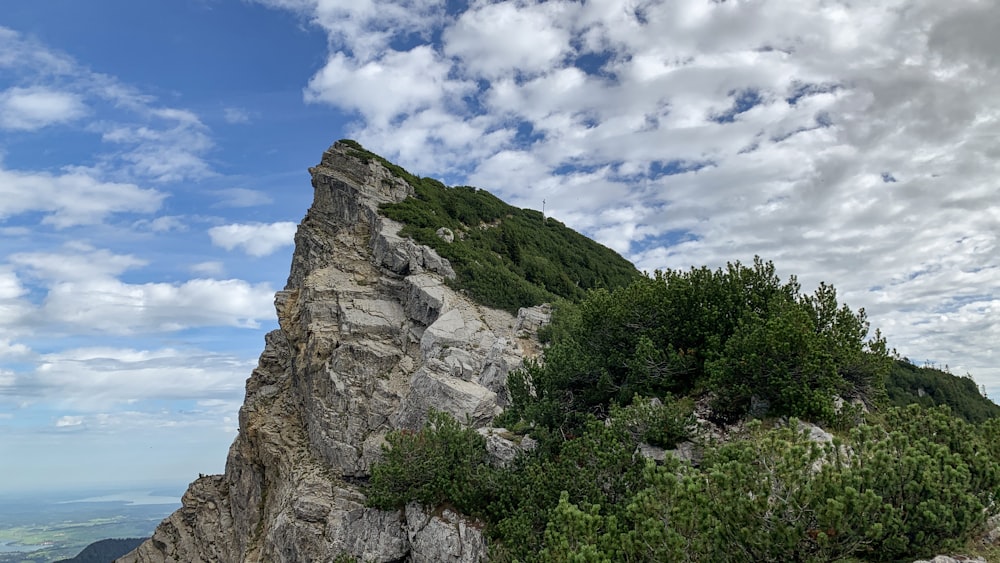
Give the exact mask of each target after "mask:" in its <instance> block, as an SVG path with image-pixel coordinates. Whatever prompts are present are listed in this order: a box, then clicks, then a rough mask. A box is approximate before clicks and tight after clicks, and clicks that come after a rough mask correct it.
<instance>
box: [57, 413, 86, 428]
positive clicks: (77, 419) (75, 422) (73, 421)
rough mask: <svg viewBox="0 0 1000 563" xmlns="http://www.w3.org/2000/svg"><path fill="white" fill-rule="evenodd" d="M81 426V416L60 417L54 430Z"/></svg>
mask: <svg viewBox="0 0 1000 563" xmlns="http://www.w3.org/2000/svg"><path fill="white" fill-rule="evenodd" d="M82 424H83V417H82V416H70V415H66V416H60V417H59V419H58V420H56V428H65V427H73V426H80V425H82Z"/></svg>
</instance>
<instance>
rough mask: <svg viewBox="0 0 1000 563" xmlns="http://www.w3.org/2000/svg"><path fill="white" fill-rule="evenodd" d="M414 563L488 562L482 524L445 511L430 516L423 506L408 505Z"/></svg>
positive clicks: (407, 520)
mask: <svg viewBox="0 0 1000 563" xmlns="http://www.w3.org/2000/svg"><path fill="white" fill-rule="evenodd" d="M406 525H407V528H408V529H409V531H410V545H411V546H412V557H411V561H412V563H440V562H443V563H479V562H480V561H486V556H487V547H486V540H485V538H484V537H483V533H482V523H480V522H475V521H473V520H470V519H468V518H466V517H464V516H462V515H460V514H458V513H457V512H454V511H452V510H449V509H444V510H442V511H441V512H440V514H436V513H435V514H429V513H428V512H426V511H425V510H424V509H423V508H422V507H421V506H420V505H418V504H416V503H410V504H408V505H407V506H406Z"/></svg>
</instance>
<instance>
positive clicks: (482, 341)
mask: <svg viewBox="0 0 1000 563" xmlns="http://www.w3.org/2000/svg"><path fill="white" fill-rule="evenodd" d="M310 173H311V175H312V184H313V188H314V193H315V198H314V201H313V204H312V206H311V207H310V209H309V212H308V213H307V214H306V217H305V218H304V219H303V221H302V223H301V224H300V225H299V228H298V232H297V233H296V236H295V243H296V244H295V252H294V255H293V257H292V265H291V272H290V275H289V277H288V283H287V285H286V287H285V289H284V290H282V291H279V292H278V293H277V295H276V296H275V307H276V310H277V315H278V321H279V325H280V328H279V329H278V330H276V331H273V332H271V333H269V334H268V335H267V337H266V339H265V344H266V346H265V348H264V351H263V353H262V354H261V357H260V362H259V364H258V367H257V368H256V369H255V370H254V372H253V374H252V375H251V377H250V379H249V380H248V381H247V393H246V399H245V402H244V405H243V407H242V408H241V409H240V425H239V426H240V431H239V435H238V437H237V438H236V440H235V441H234V443H233V445H232V447H231V448H230V452H229V457H228V459H227V463H226V471H225V474H224V475H214V476H206V477H202V478H199V479H198V480H196V481H195V482H194V483H192V484H191V486H190V488H189V489H188V491H187V492H186V493H185V495H184V498H183V500H182V503H183V506H182V508H181V509H180V510H178V511H177V512H176V513H174V514H173V515H171V516H170V517H169V518H168V519H167V520H165V521H164V522H163V523H162V524H161V525H160V526H159V527H158V528H157V530H156V532H155V533H154V535H153V537H152V538H151V539H150V540H149V541H147V542H145V543H144V544H143V545H141V546H140V547H139V548H138V549H137V550H136V551H134V552H132V553H131V554H129V555H127V556H125V557H124V558H122V559H121V560H120V561H123V562H126V563H133V562H167V561H185V562H199V561H205V562H208V561H211V562H213V563H214V562H221V563H224V562H237V561H240V562H293V561H332V560H334V559H336V558H337V557H340V556H343V557H347V558H356V559H357V560H361V561H386V562H388V561H404V560H409V561H455V562H459V561H470V562H471V561H480V560H482V558H483V557H484V556H485V549H486V548H485V539H484V537H483V535H482V532H481V526H478V525H476V524H475V523H474V522H473V521H471V520H469V519H467V518H465V517H463V516H460V515H457V514H454V513H451V512H449V511H444V512H440V511H438V512H434V513H427V512H425V511H424V510H422V509H421V508H420V507H419V506H418V505H416V504H413V505H410V506H407V507H405V509H404V510H388V511H387V510H378V509H375V508H371V507H367V506H365V495H364V493H363V485H364V483H365V482H366V481H367V479H368V478H369V470H370V467H371V464H372V463H373V462H374V461H375V460H376V459H377V458H378V457H379V456H380V453H381V447H382V444H383V443H384V441H385V436H386V434H387V433H389V432H390V431H393V430H400V429H402V430H416V429H419V428H420V427H422V426H423V424H424V422H425V420H426V419H427V416H428V413H429V412H430V411H431V409H434V410H437V411H441V412H445V413H448V414H450V415H451V416H453V417H455V418H457V419H460V420H467V421H469V422H470V423H471V424H472V425H473V426H476V427H481V426H484V425H486V424H488V423H489V422H490V421H491V420H492V419H493V418H494V416H496V415H497V414H498V413H499V412H501V411H502V408H503V406H504V405H505V404H506V403H507V400H508V399H507V391H506V380H507V374H508V373H510V372H511V371H512V370H515V369H518V368H519V367H520V366H521V365H522V362H523V361H524V358H526V357H531V356H532V355H533V354H535V353H537V350H538V349H539V347H538V343H537V339H536V337H535V330H536V329H537V327H538V326H539V325H540V324H541V323H543V322H545V321H546V318H547V313H546V312H545V310H544V309H541V308H533V309H524V310H522V311H521V312H520V314H518V315H513V314H511V313H510V312H508V311H505V310H501V309H495V308H490V307H485V306H483V305H481V304H479V303H477V302H476V301H475V300H473V299H471V298H470V297H469V295H468V294H469V293H475V291H474V290H469V289H467V288H469V287H474V286H475V284H472V285H471V286H470V285H469V284H468V283H466V280H468V279H469V278H463V274H460V273H458V272H456V271H455V269H453V267H452V265H451V264H450V263H449V261H448V260H447V259H445V258H443V257H442V256H441V254H439V253H438V252H437V251H435V250H434V249H433V248H431V247H429V246H425V245H421V244H418V243H416V242H414V241H413V240H411V239H409V238H406V237H405V236H401V235H400V234H399V232H400V229H402V228H403V224H402V223H399V222H397V221H394V220H392V219H391V218H389V217H387V216H386V212H384V211H382V210H384V209H391V208H393V207H392V206H394V205H399V204H400V203H401V202H404V201H405V200H407V198H410V197H412V196H414V195H415V194H417V193H418V192H417V188H415V187H414V185H413V178H412V177H411V176H410V175H409V174H408V173H405V171H402V170H401V169H399V168H398V167H395V166H392V165H390V164H388V163H386V162H385V161H384V160H382V159H381V158H376V157H374V155H371V153H368V152H366V151H363V150H362V149H360V148H359V147H358V146H357V145H356V144H354V143H348V142H339V143H337V144H335V145H334V146H332V147H331V148H330V149H329V150H327V151H326V152H325V153H324V155H323V159H322V161H321V163H320V164H319V165H318V166H316V167H314V168H312V169H310ZM462 193H464V192H462ZM477 197H483V198H485V197H486V196H485V195H478V196H477ZM503 212H504V213H506V214H510V215H512V216H519V214H520V213H521V212H519V211H517V210H513V209H512V208H506V207H505V208H503ZM505 217H506V215H505ZM466 219H468V218H466ZM473 222H474V221H473ZM448 225H450V226H451V227H450V228H453V229H454V230H462V229H464V228H465V227H462V226H461V225H458V224H456V223H454V222H452V221H451V219H450V218H447V219H444V220H443V222H442V225H441V226H445V227H447V226H448ZM432 226H433V225H432ZM466 227H468V235H467V240H470V239H473V240H474V239H476V238H477V237H476V236H474V235H475V234H476V233H475V231H476V230H477V229H479V226H477V225H471V226H468V225H466ZM553 228H554V227H553ZM435 230H436V229H435ZM556 230H560V229H556ZM576 237H577V238H574V239H573V240H575V241H576V242H575V243H574V244H578V245H580V246H581V248H585V249H586V252H595V254H594V259H595V260H601V261H605V262H614V263H617V264H618V266H617V270H615V271H618V272H619V273H618V274H608V276H610V277H607V278H604V279H603V280H602V279H597V278H595V279H594V280H592V281H588V280H586V279H582V278H578V279H571V282H572V285H573V286H574V287H576V286H577V284H579V287H587V286H588V284H589V283H613V280H614V279H615V278H614V276H623V277H628V276H632V275H636V274H635V272H634V269H631V270H629V267H625V266H624V265H623V264H627V262H625V261H624V260H622V259H621V258H620V257H617V256H615V255H613V253H611V252H610V251H609V250H607V249H603V250H602V248H601V247H598V245H595V244H593V243H583V242H581V237H579V236H578V235H577V236H576ZM459 247H462V246H461V245H459V246H456V247H455V248H459ZM470 247H471V248H473V249H475V247H473V246H471V245H469V246H468V247H465V248H470ZM526 248H527V252H526V254H525V255H527V256H534V257H536V258H538V259H541V258H544V259H546V260H557V259H558V258H557V256H555V255H546V254H545V253H540V252H539V251H537V250H535V249H534V247H532V246H531V245H526ZM477 252H478V251H477ZM503 259H504V258H503V257H502V256H501V258H499V260H503ZM459 271H460V272H463V273H467V272H468V270H462V269H461V268H459ZM526 281H527V285H524V287H528V288H536V289H537V290H538V291H536V292H535V293H534V294H535V295H543V296H546V297H547V296H548V294H547V293H544V292H543V291H542V290H541V289H540V288H541V286H540V285H538V284H535V283H534V282H531V281H530V280H526ZM463 283H465V285H463ZM518 283H520V282H518ZM532 291H535V290H532ZM572 291H577V290H575V289H573V290H572ZM572 291H571V293H572ZM506 308H508V309H512V307H506Z"/></svg>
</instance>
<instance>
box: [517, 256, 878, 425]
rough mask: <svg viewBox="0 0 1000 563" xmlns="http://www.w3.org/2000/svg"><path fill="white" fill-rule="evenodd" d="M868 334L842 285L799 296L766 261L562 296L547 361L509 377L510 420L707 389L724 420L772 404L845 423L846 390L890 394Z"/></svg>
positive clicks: (575, 413) (549, 419)
mask: <svg viewBox="0 0 1000 563" xmlns="http://www.w3.org/2000/svg"><path fill="white" fill-rule="evenodd" d="M868 332H869V327H868V322H867V320H866V317H865V313H864V311H863V310H862V311H859V312H857V313H855V312H853V311H851V309H850V308H848V307H847V306H842V305H840V304H839V303H838V302H837V292H836V290H835V289H834V288H833V287H832V286H829V285H826V284H821V285H820V287H819V288H817V289H816V291H815V292H814V293H813V294H812V295H803V294H800V288H799V285H798V283H797V282H796V281H795V279H794V278H792V279H790V280H789V281H787V282H784V283H783V282H781V280H780V279H779V278H778V277H777V276H776V275H775V270H774V265H773V264H772V263H770V262H763V261H762V260H760V259H757V260H755V262H754V264H753V266H744V265H742V264H740V263H738V262H737V263H735V264H729V265H727V267H726V268H725V269H721V268H720V269H718V270H710V269H708V268H704V267H703V268H697V269H694V268H692V269H691V270H689V271H686V272H685V271H667V272H657V273H656V274H655V275H654V276H653V277H649V278H642V279H639V280H637V281H636V282H634V283H632V284H630V285H628V286H626V287H622V288H618V289H615V290H611V291H608V290H604V289H599V290H596V291H593V292H592V293H591V294H590V295H588V297H587V298H586V299H584V300H583V301H582V302H581V303H580V304H579V305H570V304H563V305H562V306H560V307H559V308H558V309H557V310H556V313H555V315H554V317H553V320H552V324H551V325H550V327H549V329H548V333H549V335H550V336H551V342H550V343H549V346H548V347H547V349H546V351H545V362H544V363H543V364H532V365H529V366H528V368H527V369H526V370H524V371H523V372H522V373H520V374H515V375H514V376H512V377H511V379H510V382H509V386H510V392H511V397H512V399H513V403H514V404H513V408H511V409H509V410H508V411H507V413H505V416H504V420H503V422H504V423H507V424H513V423H516V422H517V421H518V419H523V420H524V421H525V422H527V423H530V424H535V425H541V426H544V427H547V428H561V429H563V430H566V429H568V428H573V427H576V426H579V424H580V423H581V421H582V420H584V419H585V417H586V415H595V416H598V417H601V416H602V415H603V414H604V413H606V412H607V409H608V407H609V406H610V405H611V404H612V403H617V404H627V403H628V402H630V401H631V399H632V397H633V396H634V395H640V396H647V397H662V396H664V395H665V394H668V393H669V394H675V395H678V394H679V395H700V394H703V393H706V392H708V393H711V395H712V397H713V399H712V403H713V404H712V406H713V413H714V415H715V417H716V418H718V419H720V420H735V419H737V418H740V417H742V416H743V415H745V414H747V413H748V412H749V411H750V409H751V407H752V406H754V405H757V406H758V410H762V409H763V406H765V405H766V408H767V410H766V413H767V414H770V415H790V416H799V417H804V418H809V419H812V420H819V421H824V422H834V419H835V418H836V412H835V405H836V400H835V397H838V396H839V397H841V398H845V399H858V400H860V401H862V402H864V403H866V404H869V405H873V404H875V403H876V402H878V401H879V400H880V399H881V397H882V395H883V393H884V387H883V380H884V377H885V375H886V373H887V372H888V371H889V369H890V367H891V358H890V356H889V353H888V351H887V350H886V346H885V341H884V339H882V337H881V336H880V335H879V333H878V332H877V331H876V332H875V334H874V336H872V337H871V338H869V337H868ZM759 414H764V413H763V412H761V413H759Z"/></svg>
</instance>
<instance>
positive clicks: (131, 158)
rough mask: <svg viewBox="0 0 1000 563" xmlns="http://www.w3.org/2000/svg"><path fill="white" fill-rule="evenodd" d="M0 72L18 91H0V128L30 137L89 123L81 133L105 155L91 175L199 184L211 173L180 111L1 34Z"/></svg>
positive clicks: (200, 140) (203, 143) (190, 118)
mask: <svg viewBox="0 0 1000 563" xmlns="http://www.w3.org/2000/svg"><path fill="white" fill-rule="evenodd" d="M0 68H3V69H5V71H6V74H8V75H10V76H15V77H17V78H18V82H19V83H20V84H21V86H17V87H12V88H9V89H8V90H6V91H4V92H0V129H9V130H27V131H32V130H36V129H40V128H42V127H45V126H48V125H52V124H57V123H66V124H68V123H70V122H73V121H74V120H79V119H80V118H82V117H84V116H90V115H91V114H92V115H93V116H94V119H92V120H90V123H87V124H86V126H85V130H87V131H88V132H96V133H100V134H101V135H102V138H103V140H104V141H105V142H106V143H108V145H109V146H108V149H107V152H104V153H103V154H99V155H96V156H97V164H96V165H94V166H92V168H91V170H90V175H91V176H93V177H95V178H102V177H106V178H114V179H117V180H119V181H122V182H125V183H130V182H134V181H136V179H137V178H141V179H143V180H153V181H158V182H173V181H179V180H190V179H200V178H205V177H208V176H211V175H213V174H214V172H213V171H212V169H211V166H209V164H208V162H206V160H205V158H204V157H205V154H206V153H207V152H208V151H209V150H211V149H212V148H213V145H214V144H213V142H212V140H211V137H210V135H209V131H208V128H207V127H205V125H204V124H203V123H202V122H201V120H200V119H199V118H198V116H197V115H196V114H195V113H194V112H192V111H190V110H186V109H183V108H172V107H165V106H162V105H160V104H159V103H158V102H157V100H156V98H155V97H153V96H150V95H148V94H144V93H142V92H140V91H138V90H137V89H136V88H134V87H131V86H129V85H126V84H122V83H121V82H120V81H118V80H117V79H116V78H114V77H112V76H108V75H105V74H100V73H97V72H93V71H91V70H89V69H87V68H86V66H84V65H81V64H79V63H78V62H77V61H76V60H74V59H73V58H72V57H70V56H68V55H65V54H63V53H60V52H58V51H55V50H53V49H51V48H49V47H47V46H46V45H43V44H41V43H39V42H37V41H35V40H32V39H29V38H26V37H24V36H22V35H21V34H19V33H17V32H15V31H13V30H10V29H8V28H3V27H0Z"/></svg>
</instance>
